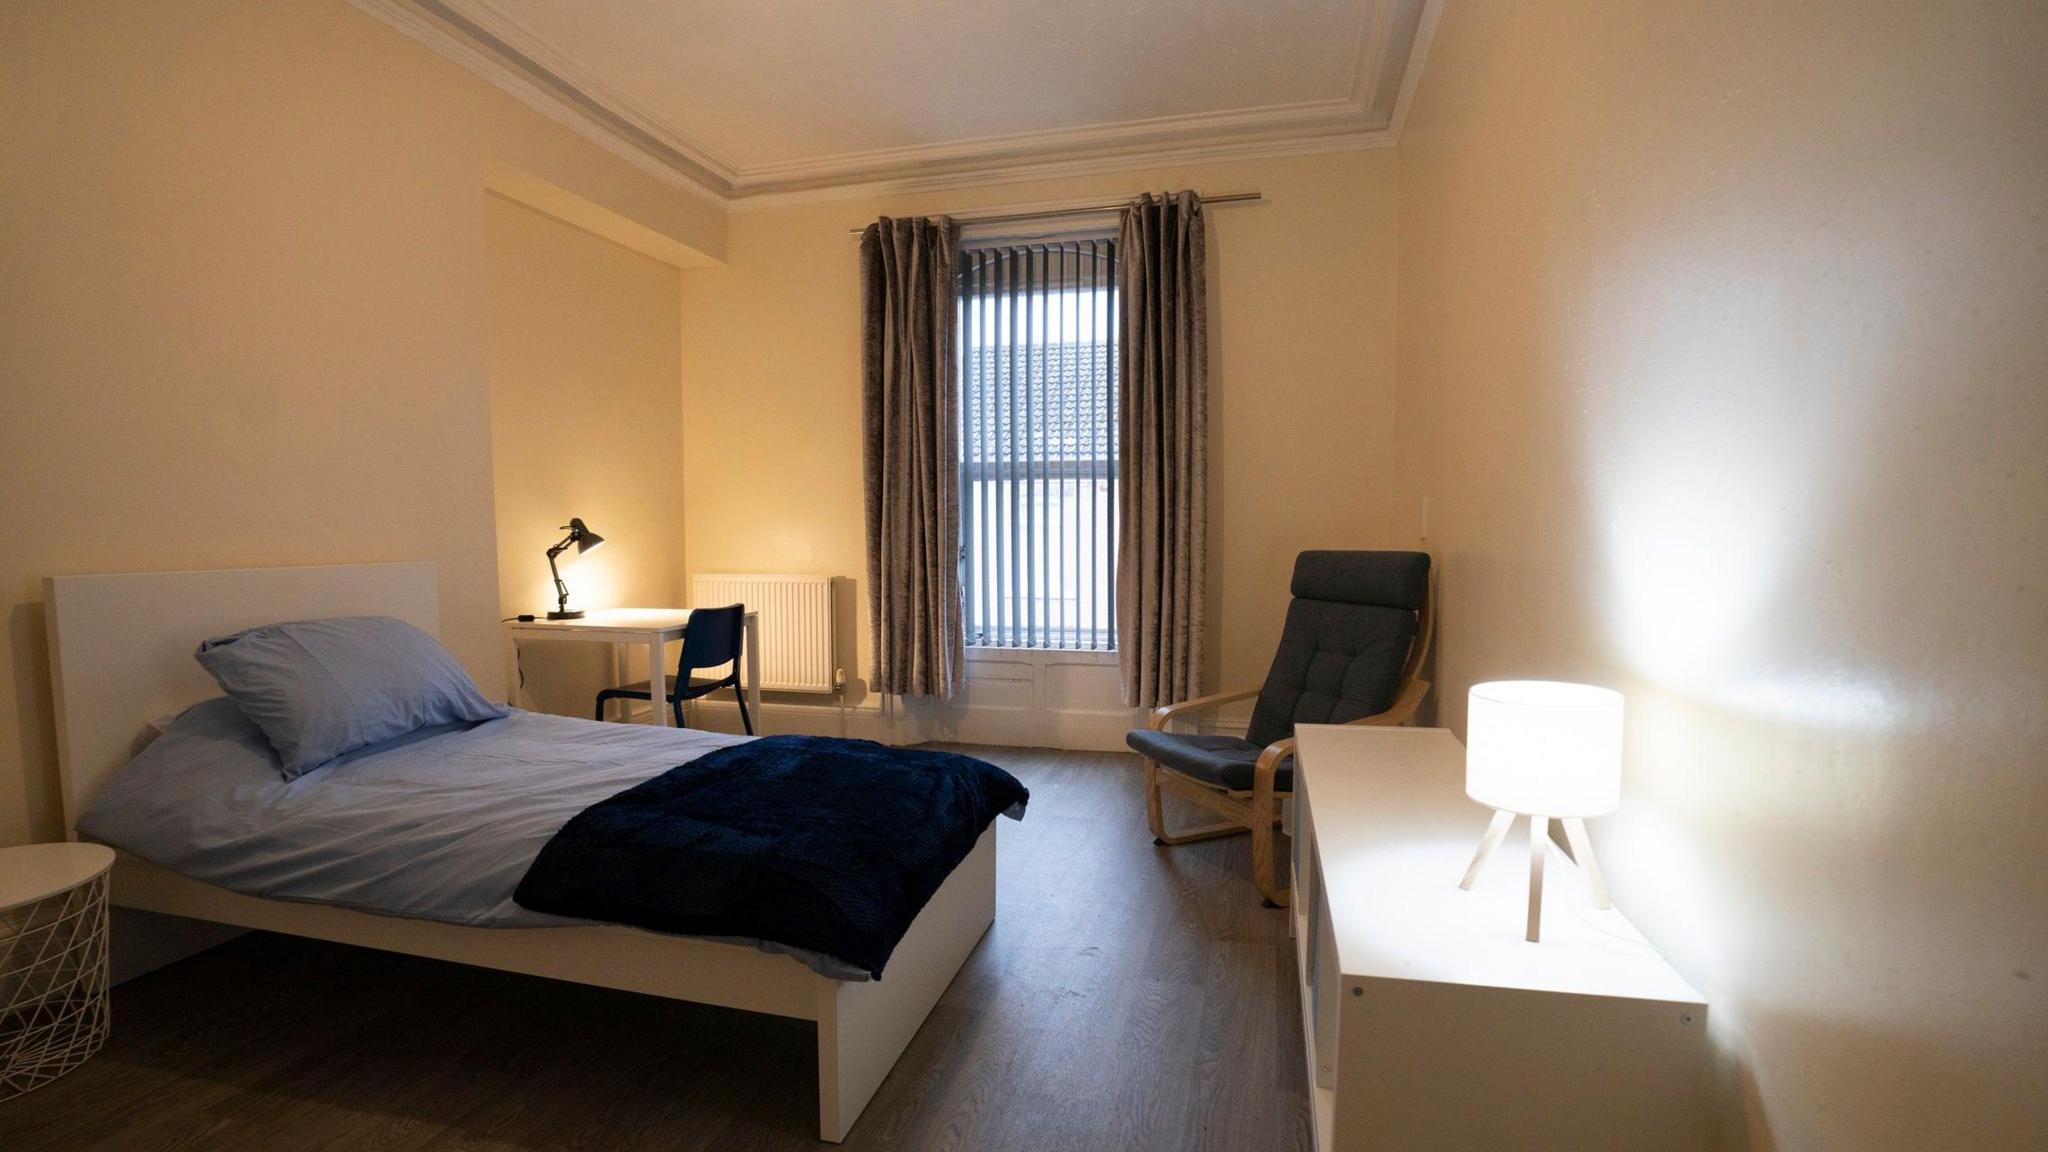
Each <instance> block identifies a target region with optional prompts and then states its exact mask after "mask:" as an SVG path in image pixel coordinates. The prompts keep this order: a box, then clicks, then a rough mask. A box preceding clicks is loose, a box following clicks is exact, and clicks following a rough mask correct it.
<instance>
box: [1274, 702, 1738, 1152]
mask: <svg viewBox="0 0 2048 1152" xmlns="http://www.w3.org/2000/svg"><path fill="white" fill-rule="evenodd" d="M1295 736H1296V741H1297V743H1296V746H1295V775H1294V802H1295V809H1294V814H1293V823H1294V844H1293V849H1294V853H1293V865H1294V902H1293V907H1292V908H1291V909H1290V915H1292V916H1293V917H1294V923H1293V925H1292V927H1293V930H1294V937H1295V951H1296V955H1297V959H1298V961H1299V976H1300V980H1301V1003H1302V1017H1303V1032H1304V1035H1305V1050H1306V1055H1307V1058H1308V1071H1309V1082H1310V1093H1309V1095H1310V1100H1311V1106H1312V1113H1313V1115H1312V1123H1313V1125H1314V1133H1315V1139H1316V1147H1317V1148H1318V1149H1383V1148H1384V1149H1406V1148H1430V1149H1475V1150H1477V1149H1487V1150H1489V1152H1490V1150H1492V1149H1499V1148H1516V1149H1558V1150H1560V1152H1563V1150H1570V1152H1596V1150H1600V1149H1657V1150H1659V1152H1664V1150H1667V1149H1670V1150H1677V1149H1688V1148H1695V1149H1696V1148H1698V1147H1699V1146H1700V1145H1701V1144H1702V1143H1703V1140H1704V1136H1705V1124H1706V1118H1707V1096H1706V1094H1707V1087H1708V1064H1707V1005H1706V1001H1705V1000H1704V999H1702V998H1701V997H1700V994H1699V993H1698V992H1696V991H1694V990H1693V988H1692V987H1691V985H1689V984H1687V983H1686V982H1685V980H1684V979H1683V978H1681V977H1680V976H1679V975H1678V973H1677V972H1675V971H1673V970H1672V968H1671V966H1670V965H1669V964H1667V963H1665V961H1664V958H1663V957H1662V956H1660V955H1658V954H1657V951H1656V949H1654V948H1652V947H1650V945H1649V942H1648V941H1646V940H1644V939H1643V937H1642V935H1641V934H1640V933H1638V932H1637V931H1636V930H1635V928H1634V927H1633V926H1632V925H1630V924H1629V922H1628V920H1627V919H1625V918H1624V917H1623V916H1622V914H1621V913H1620V912H1619V911H1616V910H1614V909H1606V910H1601V909H1596V908H1594V907H1593V904H1592V901H1591V899H1590V898H1589V895H1588V893H1587V891H1586V885H1585V883H1584V882H1583V881H1582V880H1581V879H1580V878H1579V877H1578V876H1576V875H1573V874H1572V873H1574V872H1576V871H1577V869H1576V868H1575V867H1574V866H1573V865H1572V863H1571V862H1570V860H1569V859H1567V858H1565V857H1564V856H1563V854H1562V852H1561V851H1558V850H1557V849H1556V848H1555V845H1549V844H1546V850H1548V851H1550V852H1551V855H1552V857H1554V858H1553V859H1551V860H1550V867H1552V868H1556V869H1558V870H1559V871H1561V872H1563V873H1565V875H1563V876H1559V877H1555V878H1554V879H1553V882H1552V884H1551V886H1550V888H1549V889H1548V894H1547V896H1546V897H1545V900H1546V902H1547V903H1548V904H1549V906H1550V908H1549V911H1548V913H1547V914H1546V915H1545V917H1544V932H1543V941H1542V943H1537V944H1532V943H1530V942H1529V941H1528V940H1526V939H1524V938H1523V930H1524V926H1525V919H1526V916H1527V901H1528V889H1527V887H1526V885H1527V873H1526V871H1525V869H1524V868H1523V867H1522V866H1521V865H1522V861H1521V860H1520V859H1517V858H1516V855H1517V854H1515V853H1513V852H1509V853H1508V854H1507V858H1506V859H1503V860H1497V861H1495V863H1494V866H1493V868H1492V869H1491V870H1490V871H1489V872H1487V873H1486V874H1485V875H1483V876H1481V877H1480V879H1479V880H1478V882H1476V883H1475V884H1474V885H1473V887H1472V890H1471V891H1469V892H1468V891H1464V890H1462V889H1460V888H1459V887H1458V881H1459V879H1460V878H1461V877H1462V876H1463V875H1464V873H1465V868H1466V865H1467V864H1468V863H1469V862H1470V860H1471V856H1472V845H1473V842H1474V841H1476V840H1477V839H1478V837H1479V834H1480V832H1481V831H1482V830H1484V829H1485V827H1486V824H1487V821H1488V819H1489V818H1490V817H1491V815H1492V813H1491V812H1490V811H1489V810H1488V809H1486V808H1484V807H1482V806H1480V805H1479V804H1477V803H1475V802H1474V801H1472V800H1470V799H1468V798H1467V797H1466V795H1465V748H1464V746H1463V745H1462V744H1460V743H1458V739H1457V737H1455V736H1453V735H1452V734H1451V733H1450V732H1449V731H1448V730H1446V729H1442V728H1368V727H1361V726H1348V725H1347V726H1334V727H1333V726H1329V725H1306V724H1305V725H1301V726H1300V727H1298V728H1297V729H1296V732H1295Z"/></svg>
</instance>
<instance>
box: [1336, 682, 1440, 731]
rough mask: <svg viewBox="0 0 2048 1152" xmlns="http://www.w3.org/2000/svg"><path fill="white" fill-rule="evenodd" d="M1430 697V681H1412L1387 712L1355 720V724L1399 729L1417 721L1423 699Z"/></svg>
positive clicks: (1389, 706)
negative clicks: (1416, 712) (1416, 716)
mask: <svg viewBox="0 0 2048 1152" xmlns="http://www.w3.org/2000/svg"><path fill="white" fill-rule="evenodd" d="M1428 695H1429V681H1427V680H1410V681H1409V682H1408V686H1407V687H1406V688H1403V689H1401V694H1400V695H1399V696H1396V697H1395V698H1394V702H1393V703H1392V704H1390V705H1388V707H1387V710H1386V711H1385V712H1379V713H1375V714H1374V715H1371V716H1365V717H1362V718H1360V719H1357V720H1353V721H1352V723H1353V724H1370V725H1374V726H1376V727H1383V728H1398V727H1400V726H1401V725H1403V724H1406V723H1407V722H1409V721H1410V720H1413V719H1415V710H1416V709H1418V708H1420V707H1422V701H1423V698H1424V697H1426V696H1428Z"/></svg>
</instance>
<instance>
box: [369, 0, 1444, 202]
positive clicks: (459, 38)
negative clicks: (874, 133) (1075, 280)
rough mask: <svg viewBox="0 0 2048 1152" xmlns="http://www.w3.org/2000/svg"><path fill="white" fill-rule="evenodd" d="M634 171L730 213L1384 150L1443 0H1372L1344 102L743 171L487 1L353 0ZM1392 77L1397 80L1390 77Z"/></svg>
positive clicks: (896, 150)
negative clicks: (1154, 169)
mask: <svg viewBox="0 0 2048 1152" xmlns="http://www.w3.org/2000/svg"><path fill="white" fill-rule="evenodd" d="M350 3H352V4H354V5H355V6H356V7H358V8H360V9H363V10H364V11H366V12H369V13H370V14H372V15H374V16H376V17H378V18H379V19H381V20H384V21H385V22H386V23H389V24H390V25H392V26H393V27H395V28H397V29H398V30H399V31H401V32H404V33H405V34H406V35H408V36H411V37H413V38H414V39H416V40H419V41H421V42H422V43H424V44H426V45H427V46H429V47H431V48H433V49H434V50H435V51H437V52H439V53H441V54H442V55H443V56H446V57H447V58H449V59H450V60H453V61H454V62H456V63H457V64H460V65H461V66H462V67H464V68H466V69H468V70H469V71H471V72H474V73H476V74H477V75H478V76H480V77H482V78H483V79H485V80H487V81H489V82H490V83H491V84H493V85H495V86H497V87H498V88H500V89H501V90H503V91H505V92H507V93H509V94H510V95H512V96H513V97H515V98H517V99H519V100H520V101H521V102H523V103H525V104H527V105H529V106H531V107H533V108H534V109H536V110H537V111H539V112H541V113H543V114H545V115H547V116H548V117H550V118H551V119H554V120H556V121H557V122H559V123H561V124H564V125H566V126H567V127H569V128H571V129H573V130H575V131H576V132H578V133H580V134H581V135H583V136H585V137H587V138H588V139H590V140H592V141H593V142H595V143H597V144H600V145H602V146H603V147H605V148H607V149H608V150H610V151H612V152H613V153H615V154H617V155H619V156H621V157H622V158H624V159H626V160H628V161H630V162H632V163H633V164H635V165H637V166H638V167H640V168H641V169H643V170H645V171H647V172H649V173H651V174H653V175H655V176H657V177H659V178H661V179H663V180H665V181H667V182H668V183H670V184H673V185H675V186H677V187H680V188H684V189H686V190H688V191H691V192H693V193H696V194H698V195H701V196H705V197H708V198H710V199H713V200H716V201H719V202H721V203H723V204H726V205H727V206H729V207H731V208H734V209H749V208H759V207H769V206H774V205H783V204H791V203H803V202H810V201H818V200H829V199H840V198H845V197H854V196H871V195H878V194H890V193H901V192H921V191H938V190H943V189H951V188H963V187H971V186H976V185H987V184H1002V183H1010V182H1014V181H1020V180H1036V179H1047V178H1055V177H1061V176H1075V175H1083V174H1090V173H1099V172H1112V171H1119V170H1128V169H1132V168H1139V167H1164V166H1168V165H1175V164H1186V163H1191V162H1195V161H1215V160H1229V159H1246V158H1252V157H1260V156H1281V155H1299V154H1307V153H1315V152H1331V151H1344V150H1352V149H1362V148H1383V147H1389V146H1391V145H1392V144H1393V143H1394V142H1395V141H1396V140H1397V139H1398V137H1399V132H1400V124H1401V121H1402V119H1403V117H1404V116H1405V114H1406V112H1407V105H1408V102H1409V100H1410V98H1411V96H1412V94H1413V92H1414V86H1415V81H1416V79H1417V77H1418V76H1419V74H1420V73H1421V70H1422V63H1423V58H1424V54H1425V53H1426V52H1427V50H1428V42H1429V36H1430V33H1431V32H1433V31H1434V28H1435V24H1436V20H1437V17H1438V15H1439V14H1440V12H1441V9H1442V5H1443V3H1444V0H1375V2H1374V3H1372V4H1371V5H1369V6H1368V7H1367V9H1366V11H1365V13H1364V14H1363V18H1362V20H1361V27H1360V30H1359V42H1360V46H1359V57H1358V60H1357V63H1356V65H1355V67H1354V73H1353V90H1352V94H1351V97H1350V98H1349V99H1346V100H1327V101H1317V102H1311V103H1302V104H1289V105H1276V106H1269V107H1263V108H1247V109H1241V110H1236V111H1227V112H1206V113H1199V114H1195V115H1188V116H1171V117H1162V118H1159V119H1154V120H1141V121H1123V122H1119V123H1113V124H1096V125H1087V126H1083V127H1078V128H1067V129H1060V130H1057V131H1048V132H1029V133H1020V134H1017V135H1010V136H992V137H982V138H979V139H970V140H957V141H948V142H946V143H944V144H937V145H924V146H919V147H911V148H889V149H878V150H872V151H866V152H853V153H846V154H842V155H838V156H827V157H814V158H807V159H804V160H799V161H791V162H785V163H777V164H766V165H757V166H754V167H750V168H741V167H739V166H736V165H734V164H732V163H729V162H727V161H726V160H724V159H723V158H721V157H719V156H718V155H716V154H715V153H713V152H712V151H711V150H710V149H708V148H706V147H705V146H703V145H702V144H701V143H699V142H698V141H696V140H694V139H692V138H691V137H690V136H689V135H688V134H687V133H686V132H684V131H683V130H682V129H680V128H678V127H677V126H675V125H673V124H670V123H667V122H665V121H663V120H662V119H661V118H659V117H657V116H654V115H652V114H650V113H648V112H647V111H646V110H645V109H643V108H639V107H637V106H635V105H634V104H633V103H632V102H630V101H628V100H626V99H625V98H624V97H622V96H620V95H619V94H618V93H617V92H615V91H612V90H611V89H610V88H608V87H607V86H606V85H604V84H603V83H602V82H601V81H599V80H598V79H597V78H596V77H595V76H593V75H592V74H591V72H590V70H589V69H588V68H586V67H584V66H582V65H581V64H579V63H577V62H576V61H574V60H571V59H569V58H567V57H565V56H564V55H562V54H561V53H560V52H558V51H556V50H555V49H553V48H552V47H550V46H549V45H547V44H546V43H544V42H543V41H542V40H540V38H539V37H537V36H535V35H534V34H533V33H532V32H530V31H528V30H527V29H526V28H524V27H523V26H521V25H519V24H518V23H517V22H516V21H514V20H512V19H511V18H509V17H507V16H505V15H504V14H503V13H502V12H499V11H498V10H497V9H495V8H493V7H492V6H490V5H489V4H488V3H487V2H486V0H350ZM1396 77H1398V79H1395V78H1396Z"/></svg>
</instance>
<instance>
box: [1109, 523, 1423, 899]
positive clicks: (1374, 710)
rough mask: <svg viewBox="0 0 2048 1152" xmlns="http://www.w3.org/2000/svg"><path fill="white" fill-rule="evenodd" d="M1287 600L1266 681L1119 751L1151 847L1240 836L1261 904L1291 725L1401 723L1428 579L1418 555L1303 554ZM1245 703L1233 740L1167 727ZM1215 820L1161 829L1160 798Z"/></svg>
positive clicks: (1184, 707) (1407, 713) (1268, 886)
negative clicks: (1137, 771) (1139, 781)
mask: <svg viewBox="0 0 2048 1152" xmlns="http://www.w3.org/2000/svg"><path fill="white" fill-rule="evenodd" d="M1291 591H1292V593H1293V596H1294V599H1293V602H1292V603H1290V604H1289V605H1288V608H1287V623H1286V625H1285V627H1284V628H1283V630H1282V632H1281V636H1280V649H1279V651H1278V652H1276V653H1275V654H1274V657H1273V667H1272V670H1271V671H1270V672H1268V673H1267V674H1266V682H1265V684H1264V685H1262V686H1260V687H1258V688H1243V689H1238V690H1234V691H1229V692H1218V693H1215V694H1214V695H1209V696H1201V697H1197V698H1195V699H1193V700H1183V701H1181V702H1179V703H1176V704H1168V705H1166V706H1164V707H1161V708H1158V709H1156V710H1154V711H1153V713H1152V716H1151V719H1150V720H1149V721H1148V722H1147V724H1146V726H1145V727H1144V728H1141V729H1138V730H1136V731H1134V732H1132V733H1131V734H1130V735H1129V736H1128V737H1126V742H1127V743H1129V744H1130V746H1131V748H1132V749H1133V750H1135V751H1136V752H1137V753H1138V754H1139V755H1140V756H1143V757H1144V758H1145V822H1146V824H1147V825H1148V826H1149V827H1150V828H1151V830H1152V841H1153V843H1155V844H1159V845H1174V844H1188V843H1192V842H1194V841H1197V840H1210V839H1214V838H1216V837H1218V836H1233V835H1236V834H1238V833H1240V832H1249V833H1251V837H1252V879H1253V881H1254V882H1255V883H1257V885H1258V888H1259V894H1260V895H1261V896H1264V897H1265V900H1266V905H1267V906H1268V907H1283V906H1285V905H1286V904H1287V902H1288V893H1287V891H1286V890H1285V889H1283V888H1281V887H1279V885H1278V883H1277V882H1276V880H1275V877H1274V867H1273V828H1274V826H1275V825H1276V824H1277V823H1278V821H1279V807H1278V802H1279V801H1280V800H1281V799H1284V798H1285V797H1286V796H1289V795H1291V794H1292V793H1293V791H1294V726H1295V725H1296V724H1374V725H1387V726H1395V725H1401V724H1406V723H1408V722H1409V721H1410V720H1412V719H1413V718H1414V716H1415V712H1416V709H1418V708H1420V707H1421V705H1422V701H1423V699H1424V698H1425V697H1427V696H1428V695H1429V681H1427V680H1424V679H1422V678H1421V672H1422V665H1423V661H1424V659H1425V658H1426V657H1427V656H1428V654H1429V644H1430V639H1431V634H1432V632H1433V631H1434V629H1435V592H1436V586H1435V580H1434V577H1433V575H1432V573H1431V571H1430V562H1429V555H1428V554H1427V553H1424V552H1303V553H1302V554H1301V555H1300V556H1298V557H1296V558H1295V562H1294V580H1293V583H1292V588H1291ZM1254 698H1256V699H1257V703H1256V704H1255V705H1254V706H1253V709H1252V718H1251V723H1250V725H1249V727H1248V728H1247V729H1246V732H1245V736H1244V738H1239V737H1236V736H1224V735H1214V734H1204V733H1199V732H1197V733H1182V732H1174V731H1171V730H1170V725H1172V724H1173V723H1174V722H1175V721H1178V720H1182V719H1187V718H1192V717H1196V716H1199V715H1200V714H1202V713H1204V712H1208V711H1212V710H1214V709H1216V708H1220V707H1222V706H1223V705H1225V704H1232V703H1236V702H1238V701H1242V700H1250V699H1254ZM1167 792H1171V793H1173V794H1174V795H1175V796H1176V797H1178V798H1180V799H1182V800H1185V801H1187V802H1189V803H1192V804H1194V805H1195V806H1197V807H1199V808H1202V809H1204V810H1206V811H1208V812H1210V813H1212V814H1214V815H1216V816H1218V817H1221V819H1220V820H1218V821H1216V822H1214V823H1210V824H1204V825H1201V826H1199V827H1195V828H1187V829H1183V830H1181V831H1179V832H1169V831H1168V830H1167V827H1166V813H1165V804H1164V794H1165V793H1167Z"/></svg>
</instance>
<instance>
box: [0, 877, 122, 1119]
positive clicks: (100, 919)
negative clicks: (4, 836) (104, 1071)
mask: <svg viewBox="0 0 2048 1152" xmlns="http://www.w3.org/2000/svg"><path fill="white" fill-rule="evenodd" d="M113 866H114V850H113V849H111V848H106V847H102V846H101V845H98V844H28V845H24V846H22V847H18V848H0V1101H4V1100H8V1099H10V1098H12V1097H15V1096H19V1095H21V1094H22V1093H24V1092H27V1091H29V1090H30V1089H33V1088H38V1087H41V1086H42V1085H44V1084H47V1083H48V1082H50V1081H51V1080H54V1079H56V1078H57V1077H59V1076H62V1075H63V1074H64V1073H66V1072H69V1071H71V1070H72V1069H73V1068H76V1067H78V1066H79V1065H80V1064H83V1063H85V1061H86V1058H87V1057H90V1056H91V1055H92V1054H93V1053H95V1052H97V1051H99V1050H100V1045H102V1044H105V1043H106V1042H107V872H108V870H109V869H111V868H112V867H113Z"/></svg>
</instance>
